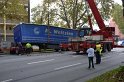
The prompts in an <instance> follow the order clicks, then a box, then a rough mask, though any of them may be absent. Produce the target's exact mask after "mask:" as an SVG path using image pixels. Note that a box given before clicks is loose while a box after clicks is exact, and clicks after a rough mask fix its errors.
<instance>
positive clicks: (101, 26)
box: [86, 0, 106, 30]
mask: <svg viewBox="0 0 124 82" xmlns="http://www.w3.org/2000/svg"><path fill="white" fill-rule="evenodd" d="M86 1H87V3H88V4H89V7H90V9H91V11H92V13H93V15H94V18H95V19H96V22H97V24H98V26H99V29H100V30H102V29H104V28H105V27H106V26H105V24H104V22H103V19H102V17H101V15H100V13H99V11H98V9H97V7H96V4H95V2H94V0H86Z"/></svg>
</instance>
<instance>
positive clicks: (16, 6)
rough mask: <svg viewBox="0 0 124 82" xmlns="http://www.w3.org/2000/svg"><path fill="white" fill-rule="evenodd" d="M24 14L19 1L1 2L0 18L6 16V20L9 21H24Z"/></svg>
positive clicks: (7, 0) (6, 0)
mask: <svg viewBox="0 0 124 82" xmlns="http://www.w3.org/2000/svg"><path fill="white" fill-rule="evenodd" d="M26 14H27V12H26V9H25V8H24V4H23V5H22V4H20V1H19V0H1V2H0V17H3V15H6V18H7V19H10V20H14V19H16V20H26V19H27V18H26V17H27V15H26Z"/></svg>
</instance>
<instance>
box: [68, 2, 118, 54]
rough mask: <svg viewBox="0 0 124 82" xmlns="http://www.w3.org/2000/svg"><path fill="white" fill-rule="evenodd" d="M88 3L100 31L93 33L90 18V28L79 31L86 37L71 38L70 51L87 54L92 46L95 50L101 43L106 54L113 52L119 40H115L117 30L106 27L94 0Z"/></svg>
mask: <svg viewBox="0 0 124 82" xmlns="http://www.w3.org/2000/svg"><path fill="white" fill-rule="evenodd" d="M86 2H87V3H88V4H89V7H90V9H91V11H92V14H93V15H94V18H95V20H96V22H97V24H98V26H99V29H100V30H99V31H97V32H95V31H93V28H92V23H91V20H90V16H88V19H89V24H90V28H82V29H81V30H80V31H79V34H80V32H81V31H83V32H84V36H79V37H76V38H70V39H69V42H70V43H69V49H70V50H71V51H74V52H77V53H79V52H80V51H83V52H84V53H85V52H86V50H87V48H88V47H89V46H90V45H92V46H94V48H95V45H96V42H100V43H101V44H102V46H103V51H104V52H105V51H106V50H108V51H111V49H113V48H114V47H115V45H116V40H117V38H115V28H114V27H106V26H105V24H104V22H103V19H102V17H101V15H100V13H99V11H98V9H97V7H96V4H95V2H94V0H86Z"/></svg>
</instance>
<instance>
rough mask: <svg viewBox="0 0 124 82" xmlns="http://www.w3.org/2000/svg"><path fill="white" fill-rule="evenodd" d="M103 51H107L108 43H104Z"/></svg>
mask: <svg viewBox="0 0 124 82" xmlns="http://www.w3.org/2000/svg"><path fill="white" fill-rule="evenodd" d="M102 52H103V53H104V52H107V45H106V44H104V45H103V50H102Z"/></svg>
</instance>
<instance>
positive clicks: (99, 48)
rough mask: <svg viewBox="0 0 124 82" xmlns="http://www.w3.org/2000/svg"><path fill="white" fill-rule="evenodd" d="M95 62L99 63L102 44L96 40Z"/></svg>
mask: <svg viewBox="0 0 124 82" xmlns="http://www.w3.org/2000/svg"><path fill="white" fill-rule="evenodd" d="M95 51H96V64H100V63H101V54H102V53H101V52H102V45H101V44H100V43H99V42H97V44H96V50H95Z"/></svg>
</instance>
